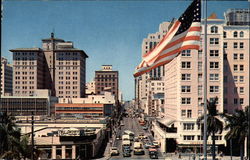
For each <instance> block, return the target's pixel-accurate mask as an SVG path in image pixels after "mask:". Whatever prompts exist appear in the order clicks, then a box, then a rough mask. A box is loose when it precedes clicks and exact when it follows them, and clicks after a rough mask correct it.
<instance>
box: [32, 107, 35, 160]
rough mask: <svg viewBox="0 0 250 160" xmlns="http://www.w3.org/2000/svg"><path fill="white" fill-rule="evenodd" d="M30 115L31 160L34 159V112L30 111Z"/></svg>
mask: <svg viewBox="0 0 250 160" xmlns="http://www.w3.org/2000/svg"><path fill="white" fill-rule="evenodd" d="M31 114H32V116H31V147H32V148H31V151H32V153H31V160H34V159H35V157H34V113H33V111H32V113H31Z"/></svg>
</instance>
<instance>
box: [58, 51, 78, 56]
mask: <svg viewBox="0 0 250 160" xmlns="http://www.w3.org/2000/svg"><path fill="white" fill-rule="evenodd" d="M70 55H73V56H77V55H78V52H64V53H62V52H60V53H58V56H70Z"/></svg>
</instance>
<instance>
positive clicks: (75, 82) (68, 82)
mask: <svg viewBox="0 0 250 160" xmlns="http://www.w3.org/2000/svg"><path fill="white" fill-rule="evenodd" d="M58 83H59V84H64V83H65V84H71V81H66V82H64V81H59V82H58ZM72 84H77V81H73V82H72Z"/></svg>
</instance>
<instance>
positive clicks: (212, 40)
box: [210, 38, 219, 44]
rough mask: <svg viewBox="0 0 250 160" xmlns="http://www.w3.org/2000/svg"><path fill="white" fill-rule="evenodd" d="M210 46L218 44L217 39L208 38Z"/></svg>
mask: <svg viewBox="0 0 250 160" xmlns="http://www.w3.org/2000/svg"><path fill="white" fill-rule="evenodd" d="M210 44H219V38H210Z"/></svg>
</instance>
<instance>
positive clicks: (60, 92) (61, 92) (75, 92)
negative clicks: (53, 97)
mask: <svg viewBox="0 0 250 160" xmlns="http://www.w3.org/2000/svg"><path fill="white" fill-rule="evenodd" d="M64 93H66V94H77V91H72V92H70V91H66V92H63V91H59V92H58V94H64Z"/></svg>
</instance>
